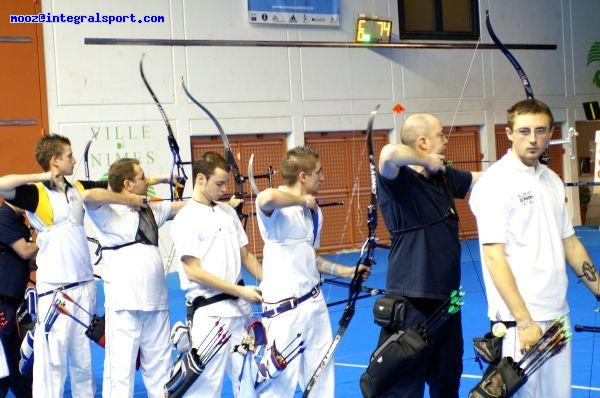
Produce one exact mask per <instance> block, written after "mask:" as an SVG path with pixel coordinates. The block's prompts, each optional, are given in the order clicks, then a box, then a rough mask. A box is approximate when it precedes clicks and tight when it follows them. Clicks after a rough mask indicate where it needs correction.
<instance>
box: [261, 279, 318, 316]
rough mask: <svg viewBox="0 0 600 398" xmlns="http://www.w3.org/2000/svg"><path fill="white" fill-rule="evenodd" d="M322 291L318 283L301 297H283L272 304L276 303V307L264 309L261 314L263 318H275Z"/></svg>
mask: <svg viewBox="0 0 600 398" xmlns="http://www.w3.org/2000/svg"><path fill="white" fill-rule="evenodd" d="M320 291H321V288H320V286H319V285H318V284H317V285H316V286H315V287H313V288H312V289H311V290H310V292H308V293H306V294H304V295H303V296H301V297H289V298H286V299H283V300H281V301H278V302H277V303H273V304H272V305H275V307H273V308H271V309H268V310H266V311H264V312H263V313H262V314H260V315H261V316H262V317H263V318H273V317H275V316H277V315H280V314H283V313H284V312H286V311H289V310H293V309H294V308H296V307H297V306H298V305H300V304H302V303H303V302H305V301H306V300H308V299H309V298H311V297H317V296H318V295H319V292H320ZM265 304H268V303H265Z"/></svg>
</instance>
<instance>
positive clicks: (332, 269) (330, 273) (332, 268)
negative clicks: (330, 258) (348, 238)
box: [327, 263, 336, 275]
mask: <svg viewBox="0 0 600 398" xmlns="http://www.w3.org/2000/svg"><path fill="white" fill-rule="evenodd" d="M335 266H336V264H335V263H331V265H330V266H328V267H327V271H328V272H329V275H335V273H334V271H335Z"/></svg>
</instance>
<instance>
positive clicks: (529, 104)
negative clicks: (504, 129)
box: [506, 98, 554, 129]
mask: <svg viewBox="0 0 600 398" xmlns="http://www.w3.org/2000/svg"><path fill="white" fill-rule="evenodd" d="M506 112H507V117H506V118H507V121H508V123H507V124H508V128H509V129H512V128H513V126H514V124H515V119H516V118H517V116H519V115H525V114H540V113H541V114H544V115H546V116H548V119H549V120H550V128H552V127H554V116H552V111H551V110H550V108H549V107H548V105H546V104H545V103H544V102H542V101H540V100H537V99H533V98H531V99H526V100H523V101H519V102H517V103H516V104H514V105H513V106H511V107H510V109H509V110H507V111H506Z"/></svg>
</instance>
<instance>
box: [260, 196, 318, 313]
mask: <svg viewBox="0 0 600 398" xmlns="http://www.w3.org/2000/svg"><path fill="white" fill-rule="evenodd" d="M279 189H281V190H284V191H285V187H280V188H279ZM259 197H260V194H259ZM256 214H257V215H258V217H257V218H258V227H259V229H260V234H261V236H262V238H263V240H264V241H265V246H264V249H263V262H262V267H263V280H262V282H261V284H260V290H261V292H262V296H263V300H264V301H265V302H267V303H274V302H277V301H280V300H283V299H285V298H288V297H301V296H303V295H304V294H306V293H308V292H310V290H311V289H312V288H313V287H315V286H316V285H317V284H318V283H319V281H320V274H319V270H318V269H317V264H316V259H315V248H316V247H319V243H320V238H321V226H322V222H323V216H322V214H321V209H320V208H319V209H318V220H319V221H318V226H317V229H316V231H317V234H316V236H315V233H314V232H315V228H314V224H313V218H312V214H311V212H310V210H308V209H307V208H305V207H303V206H290V207H284V208H282V209H277V210H275V211H273V213H272V214H271V216H270V217H267V216H266V215H265V214H264V213H263V212H262V210H261V209H260V207H259V206H258V200H257V201H256Z"/></svg>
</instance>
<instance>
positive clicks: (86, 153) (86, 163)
mask: <svg viewBox="0 0 600 398" xmlns="http://www.w3.org/2000/svg"><path fill="white" fill-rule="evenodd" d="M92 142H94V137H92V138H90V139H89V141H88V142H87V143H86V144H85V149H84V150H83V169H84V172H85V179H86V180H87V181H89V180H90V163H89V156H90V147H91V146H92Z"/></svg>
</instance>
